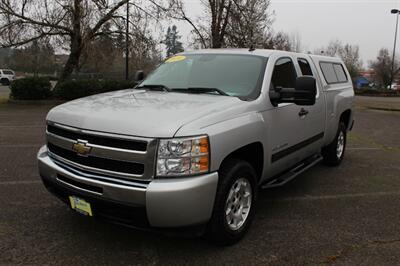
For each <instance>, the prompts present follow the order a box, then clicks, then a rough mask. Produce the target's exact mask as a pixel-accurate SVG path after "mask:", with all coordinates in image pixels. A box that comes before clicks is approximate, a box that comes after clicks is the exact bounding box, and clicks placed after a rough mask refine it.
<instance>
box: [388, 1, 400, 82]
mask: <svg viewBox="0 0 400 266" xmlns="http://www.w3.org/2000/svg"><path fill="white" fill-rule="evenodd" d="M391 13H392V14H396V31H395V33H394V45H393V58H392V73H391V74H390V85H389V86H390V87H389V88H390V89H392V85H393V80H394V60H395V54H396V42H397V28H398V26H399V14H400V10H398V9H392V10H391Z"/></svg>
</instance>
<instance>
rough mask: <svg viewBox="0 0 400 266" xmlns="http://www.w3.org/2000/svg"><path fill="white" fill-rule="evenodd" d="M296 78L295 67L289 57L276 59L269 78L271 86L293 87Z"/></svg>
mask: <svg viewBox="0 0 400 266" xmlns="http://www.w3.org/2000/svg"><path fill="white" fill-rule="evenodd" d="M296 78H297V74H296V69H295V68H294V64H293V61H292V60H291V59H290V58H281V59H279V60H278V61H276V64H275V68H274V73H273V74H272V80H271V82H272V84H271V85H272V86H273V88H277V87H282V88H294V87H295V86H296Z"/></svg>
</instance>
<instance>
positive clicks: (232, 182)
mask: <svg viewBox="0 0 400 266" xmlns="http://www.w3.org/2000/svg"><path fill="white" fill-rule="evenodd" d="M245 184H246V185H245ZM234 188H236V189H240V190H239V191H238V192H233V191H231V189H232V190H233V189H234ZM257 190H258V188H257V175H256V172H255V171H254V169H253V167H252V166H251V165H250V164H249V163H248V162H245V161H242V160H238V159H229V160H228V161H227V162H225V163H224V164H223V166H222V167H221V169H220V171H219V181H218V188H217V193H216V197H215V202H214V209H213V212H212V216H211V219H210V221H209V223H208V225H207V229H206V238H207V239H208V240H210V241H212V242H213V243H215V244H217V245H222V246H227V245H232V244H234V243H236V242H238V241H239V240H240V239H242V237H243V236H244V235H245V234H246V233H247V231H248V229H249V227H250V225H251V222H252V220H253V218H254V213H255V202H256V199H257ZM249 192H250V195H248V194H247V193H249ZM245 195H247V196H245ZM235 196H238V197H235ZM228 198H229V201H228ZM246 206H248V207H249V208H246ZM229 209H230V212H229V214H230V215H227V214H226V212H227V211H228V210H229ZM246 210H247V212H246ZM240 213H241V214H242V215H240ZM246 213H247V214H246ZM227 216H229V217H227ZM233 217H236V218H233ZM238 217H241V219H243V221H239V220H240V219H239V218H238ZM228 220H230V221H229V222H228ZM234 221H239V222H238V223H236V225H235V222H234ZM235 227H236V228H235Z"/></svg>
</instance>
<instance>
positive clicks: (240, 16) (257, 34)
mask: <svg viewBox="0 0 400 266" xmlns="http://www.w3.org/2000/svg"><path fill="white" fill-rule="evenodd" d="M233 3H234V5H233V8H232V11H231V18H230V20H229V23H228V27H227V33H226V35H227V38H226V43H227V45H229V46H230V47H239V48H244V47H251V46H253V47H262V46H263V44H264V43H265V41H266V38H267V35H268V32H270V27H271V25H272V22H273V14H272V13H270V12H269V9H270V5H271V2H270V1H269V0H234V1H233Z"/></svg>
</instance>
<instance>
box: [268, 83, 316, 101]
mask: <svg viewBox="0 0 400 266" xmlns="http://www.w3.org/2000/svg"><path fill="white" fill-rule="evenodd" d="M316 95H317V82H316V80H315V78H313V77H310V76H302V77H298V78H297V79H296V87H295V88H282V87H277V88H275V90H273V91H270V93H269V97H270V100H271V103H272V104H273V105H274V106H277V105H278V104H279V103H294V104H297V105H314V104H315V96H316Z"/></svg>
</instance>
